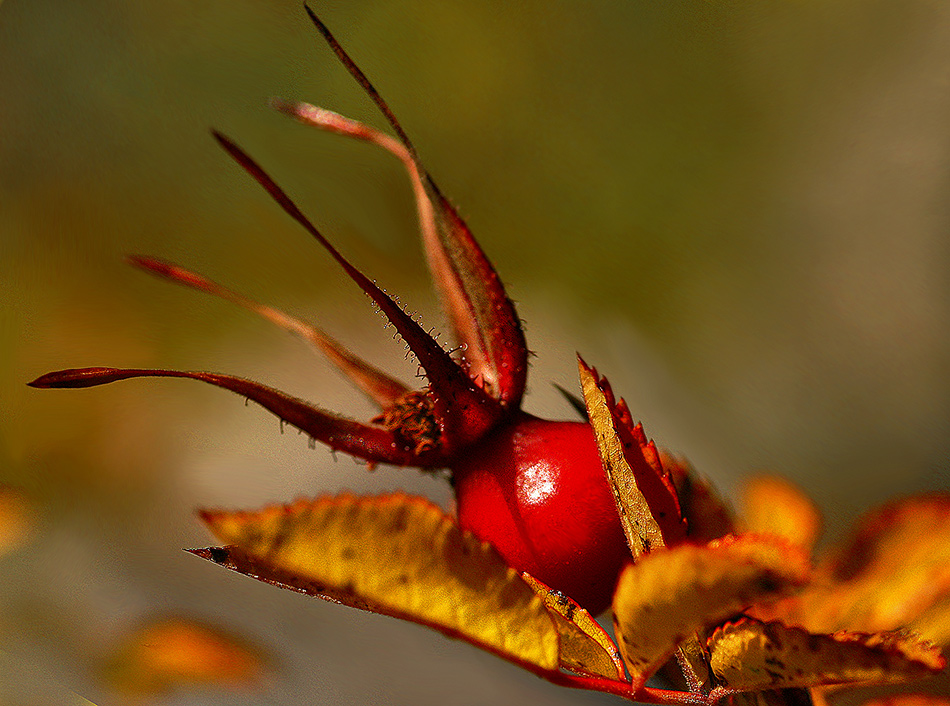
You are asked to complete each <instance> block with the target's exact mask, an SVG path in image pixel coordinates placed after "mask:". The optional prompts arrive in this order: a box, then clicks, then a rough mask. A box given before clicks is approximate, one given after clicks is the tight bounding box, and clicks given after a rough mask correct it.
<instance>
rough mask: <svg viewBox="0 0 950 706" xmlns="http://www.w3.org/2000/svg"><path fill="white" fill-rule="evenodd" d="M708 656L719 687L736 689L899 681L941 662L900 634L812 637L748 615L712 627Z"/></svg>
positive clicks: (937, 667)
mask: <svg viewBox="0 0 950 706" xmlns="http://www.w3.org/2000/svg"><path fill="white" fill-rule="evenodd" d="M709 655H710V664H711V666H712V669H713V673H714V674H715V675H716V677H717V678H718V679H719V680H720V682H721V683H722V685H723V686H724V687H726V688H729V689H741V690H757V689H775V688H779V687H783V688H784V687H808V686H819V685H825V684H847V683H866V682H877V683H888V682H899V681H904V680H907V679H913V678H917V677H922V676H926V675H928V674H932V673H936V672H939V671H940V670H941V669H942V668H943V666H944V661H943V659H942V658H941V657H940V652H939V650H937V649H932V648H927V647H925V646H923V645H921V644H920V643H919V642H917V641H916V640H914V639H912V638H909V637H908V636H906V635H896V634H893V633H890V634H875V635H868V634H863V633H845V632H841V633H835V634H832V635H817V634H813V633H809V632H807V631H806V630H803V629H801V628H797V627H788V626H785V625H783V624H781V623H777V622H773V623H761V622H759V621H757V620H751V619H744V620H740V621H738V622H736V623H729V624H727V625H724V626H723V627H721V628H719V629H718V630H716V632H715V633H713V635H712V637H710V639H709Z"/></svg>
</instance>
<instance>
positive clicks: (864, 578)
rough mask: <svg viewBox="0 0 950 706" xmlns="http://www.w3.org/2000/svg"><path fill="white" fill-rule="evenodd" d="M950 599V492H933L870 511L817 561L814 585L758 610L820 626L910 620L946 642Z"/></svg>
mask: <svg viewBox="0 0 950 706" xmlns="http://www.w3.org/2000/svg"><path fill="white" fill-rule="evenodd" d="M948 602H950V495H948V494H934V495H925V496H917V497H912V498H907V499H905V500H900V501H896V502H893V503H890V504H888V505H886V506H884V507H883V508H880V509H878V510H876V511H873V512H871V513H869V514H868V515H867V516H866V517H865V518H863V520H862V521H861V522H860V523H859V525H858V529H857V531H856V532H855V534H854V536H853V537H852V539H851V540H850V541H849V542H848V543H847V544H846V545H845V546H844V547H843V548H842V549H840V550H839V551H837V552H835V553H833V554H832V555H831V556H829V557H828V558H827V559H825V560H823V561H822V562H821V563H820V564H819V566H818V569H817V570H816V572H815V578H814V581H813V583H812V585H811V586H809V587H808V588H807V589H806V590H805V591H803V592H802V593H801V594H800V595H799V596H796V597H795V598H793V599H790V600H788V601H783V602H782V603H781V604H777V605H776V606H774V607H773V609H771V610H765V611H762V612H761V614H760V615H759V614H757V615H756V617H760V618H762V617H764V618H767V619H780V620H782V621H783V622H785V623H788V624H793V625H800V626H802V627H804V628H806V629H807V630H810V631H811V632H822V633H829V632H835V631H837V630H853V631H860V632H869V633H872V632H886V631H890V630H897V629H900V628H904V627H912V628H913V629H914V630H915V631H917V632H919V633H920V635H921V637H923V638H925V639H930V640H934V641H935V642H938V643H939V644H944V645H946V644H948V640H950V606H948ZM925 618H926V620H925Z"/></svg>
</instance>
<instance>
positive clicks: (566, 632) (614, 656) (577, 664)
mask: <svg viewBox="0 0 950 706" xmlns="http://www.w3.org/2000/svg"><path fill="white" fill-rule="evenodd" d="M521 576H522V578H523V579H524V580H525V581H526V582H527V583H528V585H529V586H531V587H532V588H533V589H534V590H535V592H536V593H537V594H538V595H539V596H540V597H541V600H542V601H544V605H545V606H546V607H547V609H548V611H549V612H550V613H551V615H552V617H553V618H554V621H555V623H556V624H557V629H558V633H559V634H560V636H561V646H560V651H559V655H560V660H561V666H562V667H563V668H564V669H568V670H570V671H572V672H576V673H578V674H584V675H587V676H592V677H603V678H604V679H614V680H621V681H622V680H623V679H624V670H623V660H621V659H620V652H619V651H618V650H617V645H616V644H615V643H614V641H613V640H612V639H610V635H608V634H607V631H606V630H604V629H603V628H602V627H601V626H600V624H599V623H598V622H597V621H596V620H594V618H593V617H592V616H591V614H590V613H589V612H587V610H585V609H584V608H581V607H580V606H579V605H578V604H577V603H576V602H574V600H572V599H571V598H570V597H568V596H566V595H564V594H563V593H561V592H560V591H555V590H554V589H553V588H551V587H549V586H546V585H545V584H543V583H541V582H540V581H538V580H537V579H536V578H534V577H533V576H531V575H530V574H525V573H523V574H521Z"/></svg>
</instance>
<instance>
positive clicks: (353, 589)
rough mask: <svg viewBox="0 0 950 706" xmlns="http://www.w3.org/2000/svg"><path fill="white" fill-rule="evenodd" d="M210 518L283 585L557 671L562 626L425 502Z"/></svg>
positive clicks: (313, 505) (487, 551)
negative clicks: (431, 629) (421, 625)
mask: <svg viewBox="0 0 950 706" xmlns="http://www.w3.org/2000/svg"><path fill="white" fill-rule="evenodd" d="M202 518H203V519H204V521H205V522H206V523H207V524H208V526H209V528H210V529H211V531H212V532H213V533H214V534H215V535H216V536H217V537H218V538H219V539H221V540H222V541H223V542H225V543H227V544H231V545H235V546H237V547H238V548H240V550H241V551H242V552H243V553H245V554H246V555H248V556H249V557H251V558H252V559H253V560H255V561H257V562H262V564H263V565H264V566H266V567H272V569H273V570H274V573H275V574H279V576H280V577H284V578H280V577H277V578H276V580H277V581H278V582H282V583H285V584H288V585H291V586H294V587H296V588H298V590H307V589H306V587H307V586H309V587H310V589H311V590H307V592H308V593H312V594H313V595H317V596H320V597H324V598H330V599H331V600H338V601H340V602H343V603H346V604H349V605H355V606H358V607H361V608H365V609H368V610H373V611H376V612H380V613H385V614H387V615H393V616H395V617H399V618H403V619H406V620H411V621H414V622H418V623H422V624H424V625H428V626H430V627H433V628H436V629H438V630H440V631H442V632H444V633H446V634H449V635H451V636H453V637H458V638H461V639H464V640H467V641H469V642H472V643H473V644H476V645H478V646H480V647H482V648H484V649H488V650H490V651H492V652H494V653H496V654H498V655H499V656H501V657H504V658H505V659H509V660H511V661H513V662H517V663H519V664H522V665H523V666H526V667H528V668H534V669H536V670H538V669H540V670H556V669H558V666H559V658H558V631H557V627H556V626H555V624H554V620H553V619H552V617H551V616H550V615H549V613H548V611H547V609H546V608H545V606H544V604H543V603H542V601H541V599H540V598H539V597H538V596H537V594H536V593H535V592H534V590H532V588H531V587H530V586H529V585H528V584H527V583H525V582H524V580H522V578H521V576H520V575H519V574H518V573H517V572H516V571H515V570H514V569H511V568H510V567H509V566H508V565H507V564H505V562H504V561H503V560H502V559H501V557H500V556H499V555H498V553H497V552H496V551H495V549H494V548H493V547H491V546H490V545H488V544H486V543H483V542H480V541H479V540H478V539H476V538H475V537H474V536H473V535H471V534H469V533H467V532H463V531H462V530H461V529H459V527H458V526H457V525H456V524H455V522H454V521H453V520H452V518H450V517H449V516H447V515H446V514H445V513H444V512H443V511H442V510H441V509H440V508H439V507H437V506H436V505H434V504H432V503H431V502H429V501H428V500H426V499H424V498H416V497H409V496H406V495H404V494H401V493H397V494H394V495H384V496H377V497H365V498H360V497H354V496H352V495H340V496H337V497H332V498H331V497H325V498H318V499H316V500H299V501H297V502H295V503H293V504H290V505H284V506H270V507H266V508H264V509H262V510H259V511H256V512H223V511H218V512H204V513H202ZM209 551H210V550H209ZM238 570H240V569H238ZM252 575H254V574H252ZM261 578H264V579H265V580H267V578H268V577H267V576H262V577H261ZM272 578H274V577H272Z"/></svg>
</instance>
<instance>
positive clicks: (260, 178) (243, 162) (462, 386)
mask: <svg viewBox="0 0 950 706" xmlns="http://www.w3.org/2000/svg"><path fill="white" fill-rule="evenodd" d="M213 134H214V137H215V139H217V141H218V142H219V143H220V144H221V146H222V147H223V148H224V149H225V151H226V152H227V153H228V154H229V155H231V157H232V158H233V159H234V160H235V161H236V162H237V163H238V164H239V165H240V166H241V167H242V168H243V169H244V170H245V171H246V172H247V173H248V174H250V175H251V176H252V177H254V179H255V180H256V181H257V182H258V183H259V184H260V185H261V186H262V187H264V190H265V191H267V193H268V194H269V195H270V196H271V198H273V199H274V201H276V202H277V204H278V205H279V206H280V207H281V208H283V209H284V211H285V212H286V213H287V215H289V216H290V217H291V218H293V219H294V220H295V221H297V223H299V224H300V225H301V226H302V227H303V228H304V229H305V230H306V231H307V232H308V233H310V235H312V236H313V237H314V239H316V240H317V242H319V243H320V244H321V245H322V246H323V247H324V248H325V249H326V250H327V252H328V253H330V255H331V256H332V257H333V259H334V260H336V261H337V263H339V265H340V266H341V267H342V268H343V270H344V271H345V272H346V273H347V275H349V277H350V279H352V280H353V281H354V282H356V284H357V285H359V287H360V289H362V290H363V291H364V292H365V293H366V294H367V295H368V296H369V297H370V299H372V300H373V301H374V302H375V303H376V305H377V306H378V307H379V309H380V311H381V312H382V313H383V314H384V315H385V316H386V318H387V319H389V321H390V322H391V323H392V325H393V326H394V327H395V328H396V331H398V332H399V335H401V336H402V337H403V339H404V340H405V341H406V344H407V345H408V346H409V348H410V350H412V352H413V353H414V354H415V355H416V357H417V358H418V359H419V363H420V364H421V365H422V367H423V369H424V370H425V372H426V375H427V376H428V379H429V383H430V394H431V395H432V397H433V401H434V406H433V413H434V414H435V416H436V419H437V420H438V421H439V425H440V427H441V430H442V439H441V445H442V448H443V450H444V451H445V452H446V453H451V452H453V451H457V450H458V449H460V448H461V447H463V446H465V445H467V444H469V443H471V442H472V441H474V440H476V439H478V438H480V437H481V436H482V435H483V434H485V433H486V432H487V431H488V430H489V429H491V428H492V427H493V426H494V425H495V424H496V423H497V422H498V420H499V419H500V418H501V416H502V415H503V410H502V408H501V407H500V406H499V405H498V403H497V402H496V401H495V400H494V399H493V398H492V397H490V396H489V395H488V394H487V393H486V392H485V391H484V390H482V389H481V388H480V387H478V386H477V385H476V384H475V383H474V382H473V381H472V379H471V378H469V376H468V375H467V374H466V372H465V371H464V370H462V369H461V368H460V367H459V366H458V364H457V363H456V362H455V361H454V360H452V358H451V356H450V355H449V354H448V353H447V352H446V351H445V350H443V349H442V347H441V346H440V345H439V344H438V343H437V342H436V341H435V339H433V338H432V337H431V336H430V335H429V334H428V333H426V331H425V330H424V329H423V328H422V326H420V325H419V324H418V323H417V322H416V321H415V320H414V319H413V318H412V317H410V316H409V315H408V314H407V313H406V312H405V311H403V310H402V308H401V307H400V306H399V305H398V304H396V302H395V301H393V300H392V299H391V298H390V297H389V296H388V295H387V294H386V293H385V292H383V291H382V290H381V289H380V288H379V287H378V286H376V284H375V283H374V282H373V281H371V280H370V279H369V278H368V277H366V276H365V275H364V274H363V273H362V272H360V271H359V270H358V269H356V267H354V266H353V265H352V264H350V262H349V260H347V259H346V258H345V257H343V255H342V254H340V252H339V251H338V250H337V249H336V248H335V247H333V245H332V244H331V243H330V241H328V240H327V239H326V238H325V237H324V236H323V234H322V233H321V232H320V231H319V230H318V229H317V227H316V226H315V225H313V223H312V222H311V221H310V220H309V219H308V218H307V217H306V216H305V215H304V214H303V212H302V211H301V210H300V209H299V208H298V207H297V205H296V204H295V203H294V202H293V201H292V200H291V199H290V197H289V196H287V194H286V193H285V192H284V190H283V189H281V188H280V187H279V186H278V185H277V183H276V182H275V181H274V180H273V179H272V178H271V177H270V175H268V174H267V172H265V171H264V170H263V168H261V166H260V165H259V164H257V162H255V161H254V160H253V159H251V157H250V156H249V155H248V154H247V153H246V152H244V150H242V149H241V148H240V147H238V146H237V145H236V144H235V143H234V142H232V141H231V140H229V139H228V138H227V137H225V136H224V135H222V134H220V133H218V132H214V133H213Z"/></svg>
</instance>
